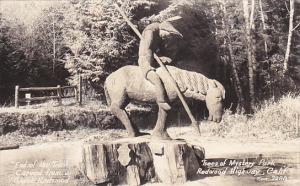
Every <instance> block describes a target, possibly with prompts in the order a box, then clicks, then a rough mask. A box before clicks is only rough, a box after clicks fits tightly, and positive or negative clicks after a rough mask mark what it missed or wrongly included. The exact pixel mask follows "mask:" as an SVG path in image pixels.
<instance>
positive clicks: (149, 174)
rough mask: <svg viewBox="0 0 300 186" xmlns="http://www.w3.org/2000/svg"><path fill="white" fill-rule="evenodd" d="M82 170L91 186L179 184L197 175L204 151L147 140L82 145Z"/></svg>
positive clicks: (173, 142) (180, 143) (177, 142)
mask: <svg viewBox="0 0 300 186" xmlns="http://www.w3.org/2000/svg"><path fill="white" fill-rule="evenodd" d="M82 149H83V150H82V153H83V154H82V162H81V170H82V172H83V174H84V175H85V176H86V177H87V178H88V179H89V180H91V181H92V182H93V183H94V184H105V183H106V184H112V185H117V184H127V185H141V184H144V183H149V182H162V183H166V184H181V183H184V182H186V181H187V180H189V179H190V178H192V177H193V176H195V175H196V173H197V170H198V168H199V163H200V161H201V160H202V159H204V149H203V148H201V147H199V146H195V145H191V144H188V143H186V142H185V141H183V140H151V139H150V136H143V137H136V138H124V139H118V140H114V141H98V140H89V141H87V142H85V143H84V144H83V148H82Z"/></svg>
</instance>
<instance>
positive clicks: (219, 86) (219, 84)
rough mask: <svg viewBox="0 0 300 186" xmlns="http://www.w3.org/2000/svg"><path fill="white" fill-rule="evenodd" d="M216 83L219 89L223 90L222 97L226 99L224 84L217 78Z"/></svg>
mask: <svg viewBox="0 0 300 186" xmlns="http://www.w3.org/2000/svg"><path fill="white" fill-rule="evenodd" d="M214 84H215V85H216V86H217V88H218V89H220V90H221V92H222V98H223V99H225V88H224V86H223V85H222V84H221V83H220V82H219V81H217V80H214Z"/></svg>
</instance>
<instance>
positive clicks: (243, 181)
mask: <svg viewBox="0 0 300 186" xmlns="http://www.w3.org/2000/svg"><path fill="white" fill-rule="evenodd" d="M143 132H147V133H151V132H152V131H151V130H144V131H143ZM168 132H169V134H170V136H171V137H172V138H173V139H185V140H186V141H187V142H188V143H192V144H196V145H199V146H202V147H204V149H205V156H206V158H207V159H211V160H213V159H220V158H223V159H224V158H242V159H245V158H249V157H251V158H255V157H258V156H260V155H262V156H263V157H268V158H272V159H274V160H276V162H279V163H284V164H286V165H288V166H289V177H288V180H286V181H281V182H257V181H255V177H253V176H239V177H238V176H235V175H231V176H227V175H226V176H219V175H218V176H216V175H213V176H212V175H210V176H203V177H201V178H199V179H196V180H193V181H188V182H187V183H186V184H185V185H209V186H215V185H220V184H221V185H225V186H226V185H227V186H232V185H233V186H235V185H236V186H239V185H253V183H255V184H257V185H260V186H269V185H271V186H272V185H286V186H290V185H295V186H296V185H299V182H300V179H299V177H300V138H298V139H294V140H287V141H274V140H265V141H261V140H257V139H253V138H248V137H247V136H245V138H240V139H235V138H222V137H216V136H212V135H211V134H209V133H207V132H206V131H205V130H203V131H202V136H201V137H200V136H198V135H196V134H195V133H194V130H193V128H192V127H170V128H168ZM126 136H127V133H126V131H125V130H124V129H110V130H99V129H91V128H82V129H80V128H79V129H75V130H72V131H67V130H63V131H55V132H52V133H50V134H48V135H39V136H36V137H29V136H24V135H20V134H18V133H17V132H14V133H9V134H6V135H3V136H0V146H7V145H20V150H22V149H27V148H34V147H35V146H36V147H39V146H45V148H46V149H49V147H51V144H53V145H55V144H57V142H58V144H60V142H66V143H76V144H77V143H78V142H79V141H83V140H87V139H91V138H92V139H93V138H97V140H104V141H105V140H114V139H118V138H124V137H126ZM16 152H17V151H16ZM69 153H70V152H69ZM73 154H74V153H73ZM51 157H52V155H51ZM74 170H75V169H74ZM76 171H77V170H76ZM72 174H73V173H72ZM73 179H74V180H73V181H74V182H76V183H78V181H79V182H80V183H81V184H83V185H92V184H91V183H90V182H89V181H88V180H87V179H86V178H85V177H84V176H83V175H82V174H80V173H79V172H78V171H77V172H74V177H73ZM81 184H79V185H81ZM0 185H1V184H0ZM147 185H164V184H159V183H152V184H147Z"/></svg>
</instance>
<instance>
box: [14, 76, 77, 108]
mask: <svg viewBox="0 0 300 186" xmlns="http://www.w3.org/2000/svg"><path fill="white" fill-rule="evenodd" d="M66 89H73V90H74V95H64V94H63V91H64V90H66ZM36 91H56V95H54V96H42V97H31V94H28V96H27V95H26V96H25V98H22V99H21V98H20V92H36ZM72 97H74V98H75V99H76V100H77V102H78V103H79V105H81V104H82V77H81V76H80V75H79V76H78V85H77V86H63V87H61V86H60V85H57V86H56V87H26V88H20V87H19V85H17V86H16V87H15V107H16V108H18V107H19V103H20V102H27V103H30V102H31V101H44V100H51V99H57V100H58V101H59V103H61V102H62V99H63V98H72Z"/></svg>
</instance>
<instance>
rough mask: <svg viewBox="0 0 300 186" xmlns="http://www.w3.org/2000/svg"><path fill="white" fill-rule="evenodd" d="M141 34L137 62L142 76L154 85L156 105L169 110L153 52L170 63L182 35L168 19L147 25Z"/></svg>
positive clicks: (164, 61)
mask: <svg viewBox="0 0 300 186" xmlns="http://www.w3.org/2000/svg"><path fill="white" fill-rule="evenodd" d="M142 36H143V38H142V40H141V42H140V46H139V60H138V64H139V66H140V68H141V69H142V72H143V75H144V77H145V78H146V79H147V80H149V81H150V82H151V83H152V84H153V85H154V86H155V89H156V102H157V104H158V106H159V107H161V108H162V109H164V110H170V109H171V107H170V105H169V103H168V101H167V98H166V91H165V87H164V85H163V83H162V81H161V79H160V77H159V76H158V75H157V74H156V72H155V69H156V67H158V65H157V63H156V62H155V61H154V60H155V59H154V53H156V54H157V55H158V56H160V57H159V58H160V59H161V61H162V62H163V63H164V64H170V63H171V62H172V60H174V58H175V56H176V54H177V51H178V41H179V40H180V39H181V38H182V37H183V36H182V34H181V33H180V32H179V31H178V30H177V29H175V28H174V26H173V25H172V24H171V23H170V22H169V21H164V22H162V23H152V24H150V25H148V26H147V27H146V28H145V29H144V31H143V33H142Z"/></svg>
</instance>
